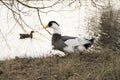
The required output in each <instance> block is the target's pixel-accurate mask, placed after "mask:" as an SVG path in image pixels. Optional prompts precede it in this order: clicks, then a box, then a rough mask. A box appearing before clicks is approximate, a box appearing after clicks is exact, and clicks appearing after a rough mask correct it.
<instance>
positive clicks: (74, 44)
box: [44, 21, 94, 53]
mask: <svg viewBox="0 0 120 80" xmlns="http://www.w3.org/2000/svg"><path fill="white" fill-rule="evenodd" d="M44 28H52V29H53V34H52V46H53V49H56V50H60V51H62V52H65V53H80V52H81V51H83V50H87V49H88V48H89V47H91V45H92V44H93V42H94V38H92V39H84V38H79V37H73V36H63V35H62V34H61V29H60V25H59V24H58V23H57V22H56V21H49V23H48V24H47V25H46V26H44Z"/></svg>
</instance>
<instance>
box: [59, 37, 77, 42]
mask: <svg viewBox="0 0 120 80" xmlns="http://www.w3.org/2000/svg"><path fill="white" fill-rule="evenodd" d="M61 37H62V40H63V41H66V40H68V39H75V38H77V37H71V36H61Z"/></svg>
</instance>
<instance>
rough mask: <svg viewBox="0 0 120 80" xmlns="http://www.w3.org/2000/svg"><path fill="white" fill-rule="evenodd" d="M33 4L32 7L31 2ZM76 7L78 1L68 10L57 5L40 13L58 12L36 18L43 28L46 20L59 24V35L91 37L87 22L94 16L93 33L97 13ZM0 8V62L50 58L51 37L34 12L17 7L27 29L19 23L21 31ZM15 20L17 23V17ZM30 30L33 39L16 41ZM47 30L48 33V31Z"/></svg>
mask: <svg viewBox="0 0 120 80" xmlns="http://www.w3.org/2000/svg"><path fill="white" fill-rule="evenodd" d="M33 4H34V5H36V4H35V3H33ZM46 4H47V3H46ZM65 4H67V3H65ZM76 4H77V5H79V3H78V2H75V3H73V4H72V5H71V7H64V6H63V4H59V5H56V6H55V7H53V8H48V9H45V10H42V11H49V10H50V9H54V10H59V9H61V8H62V7H64V8H62V10H60V11H55V12H54V11H53V12H52V11H51V12H48V13H41V14H40V15H41V20H42V22H43V24H44V25H46V24H47V23H48V22H49V21H51V20H54V21H57V22H58V23H59V24H60V28H61V31H62V34H63V35H70V36H77V37H84V38H90V37H93V36H94V35H95V34H97V33H95V32H93V31H92V29H91V28H90V27H89V25H88V23H89V20H90V19H92V18H93V17H94V19H95V21H96V22H95V24H94V25H96V26H94V27H95V30H96V31H97V30H99V29H98V28H97V25H99V24H98V23H99V21H100V20H99V17H100V10H98V9H96V8H95V7H93V6H91V5H90V4H89V6H86V5H84V4H83V5H82V6H81V7H80V8H79V7H75V6H76ZM37 5H38V4H37ZM118 6H119V5H118ZM74 8H75V9H74ZM0 9H1V10H0V25H1V26H0V31H1V34H0V60H3V59H11V58H15V57H16V56H18V57H42V56H50V55H51V54H50V51H51V35H49V34H48V33H47V32H46V31H45V30H44V29H43V28H42V26H41V25H40V23H39V19H38V16H37V12H36V11H35V10H31V9H28V8H25V7H24V6H21V10H22V11H23V12H26V13H24V15H23V14H21V17H22V18H23V19H24V21H25V22H26V23H27V24H29V27H30V28H29V27H28V26H26V25H25V24H23V22H22V21H20V24H22V26H23V27H24V29H23V28H21V26H20V25H19V24H17V23H16V21H15V19H14V18H13V14H12V12H11V11H10V10H8V9H7V8H6V7H5V6H3V5H2V4H1V5H0ZM16 17H17V19H18V20H19V18H18V16H16ZM90 26H91V25H90ZM31 28H32V29H31ZM31 30H34V31H36V32H35V33H34V34H33V39H22V40H21V39H19V37H20V36H19V34H20V33H29V32H30V31H31ZM48 30H49V31H50V32H51V33H52V30H51V29H48ZM89 33H90V34H89ZM98 37H99V36H98Z"/></svg>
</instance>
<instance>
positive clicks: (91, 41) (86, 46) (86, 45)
mask: <svg viewBox="0 0 120 80" xmlns="http://www.w3.org/2000/svg"><path fill="white" fill-rule="evenodd" d="M94 40H95V39H94V38H92V39H90V40H89V41H90V43H86V44H84V47H85V48H86V49H88V48H89V47H91V45H92V44H93V43H94Z"/></svg>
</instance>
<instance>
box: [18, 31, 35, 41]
mask: <svg viewBox="0 0 120 80" xmlns="http://www.w3.org/2000/svg"><path fill="white" fill-rule="evenodd" d="M33 33H34V31H31V32H30V34H20V39H25V38H31V39H32V38H33Z"/></svg>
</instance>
